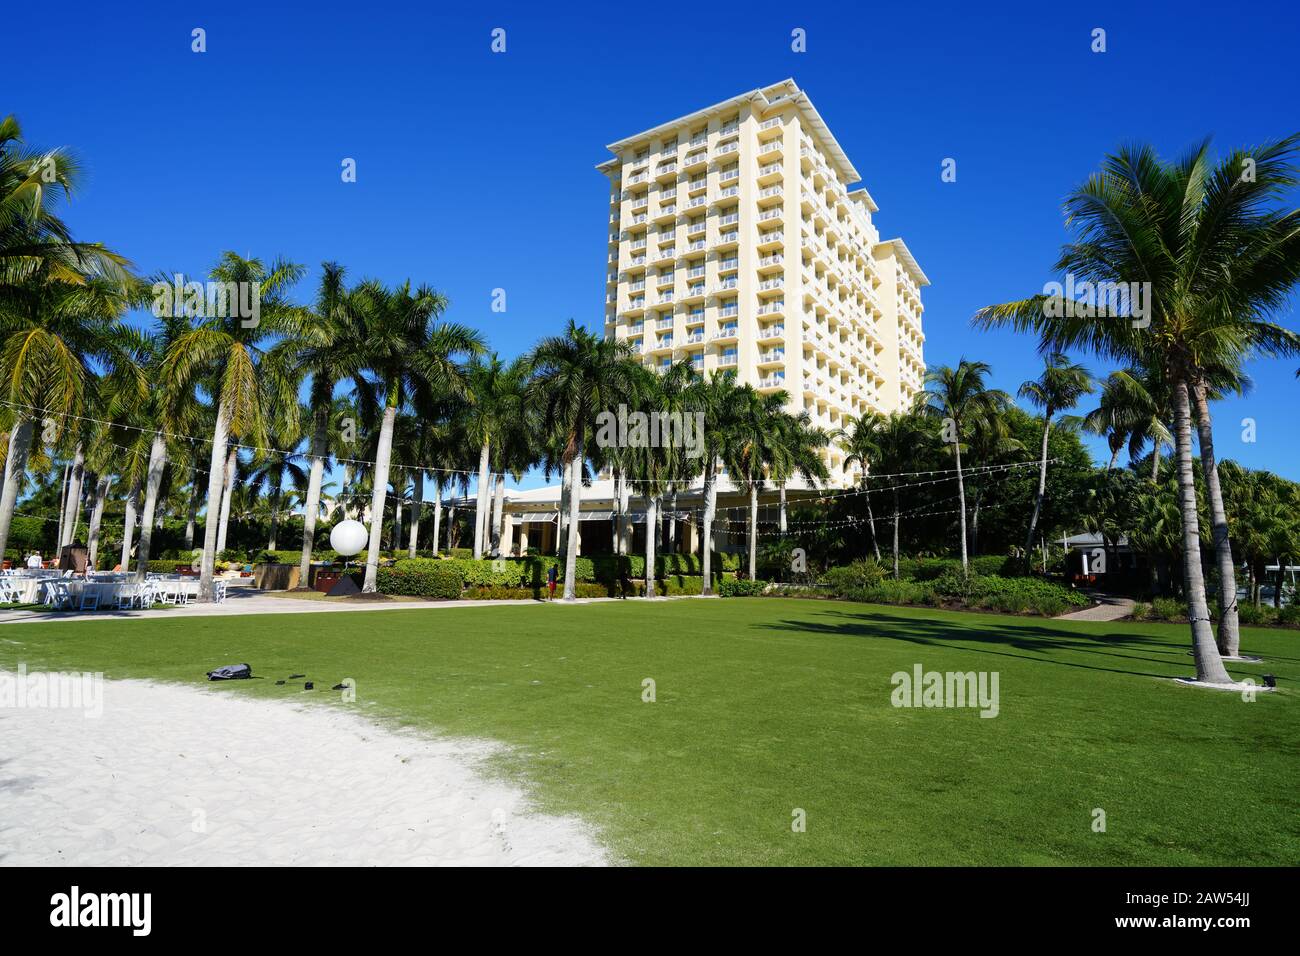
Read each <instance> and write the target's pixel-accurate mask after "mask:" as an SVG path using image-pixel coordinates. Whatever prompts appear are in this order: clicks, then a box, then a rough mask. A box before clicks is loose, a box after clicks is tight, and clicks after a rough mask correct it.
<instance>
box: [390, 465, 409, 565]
mask: <svg viewBox="0 0 1300 956" xmlns="http://www.w3.org/2000/svg"><path fill="white" fill-rule="evenodd" d="M398 480H399V481H400V480H401V477H399V479H398ZM405 493H406V488H405V482H402V487H401V489H400V490H399V486H398V484H397V483H396V482H394V483H393V499H394V500H393V538H392V540H391V541H389V543H388V550H390V551H401V550H402V509H403V504H402V498H403V495H405Z"/></svg>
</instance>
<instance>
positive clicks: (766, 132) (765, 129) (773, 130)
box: [758, 116, 782, 140]
mask: <svg viewBox="0 0 1300 956" xmlns="http://www.w3.org/2000/svg"><path fill="white" fill-rule="evenodd" d="M781 126H782V124H781V117H779V116H773V117H772V118H771V119H765V120H763V122H761V123H759V124H758V138H759V139H760V140H763V139H771V138H772V137H774V136H780V135H781V132H782V130H781Z"/></svg>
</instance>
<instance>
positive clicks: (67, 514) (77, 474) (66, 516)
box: [59, 442, 86, 550]
mask: <svg viewBox="0 0 1300 956" xmlns="http://www.w3.org/2000/svg"><path fill="white" fill-rule="evenodd" d="M85 477H86V452H85V449H83V448H82V447H81V442H77V449H76V451H75V452H74V453H73V456H72V470H71V471H70V472H69V474H68V495H67V501H66V502H65V503H64V509H63V536H62V537H61V538H60V539H59V549H60V550H62V548H63V546H64V545H65V544H72V538H73V535H75V534H76V527H77V525H76V521H77V514H78V512H79V510H80V508H79V506H80V504H81V483H82V481H83V480H84V479H85Z"/></svg>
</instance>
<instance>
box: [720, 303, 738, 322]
mask: <svg viewBox="0 0 1300 956" xmlns="http://www.w3.org/2000/svg"><path fill="white" fill-rule="evenodd" d="M738 315H740V307H739V306H736V305H724V306H723V307H722V308H720V309H718V318H720V319H734V318H735V317H736V316H738Z"/></svg>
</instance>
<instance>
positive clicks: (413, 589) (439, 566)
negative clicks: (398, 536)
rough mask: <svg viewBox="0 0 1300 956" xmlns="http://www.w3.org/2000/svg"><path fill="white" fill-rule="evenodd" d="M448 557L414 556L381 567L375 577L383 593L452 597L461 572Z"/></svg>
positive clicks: (457, 589) (458, 587)
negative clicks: (445, 558) (437, 559)
mask: <svg viewBox="0 0 1300 956" xmlns="http://www.w3.org/2000/svg"><path fill="white" fill-rule="evenodd" d="M451 564H452V562H450V561H435V560H433V559H431V558H415V559H414V560H412V559H409V558H408V559H407V560H405V561H398V562H396V563H394V564H393V565H392V566H388V567H380V568H379V569H378V574H377V577H376V578H375V583H376V586H377V587H378V588H379V590H380V592H381V593H383V594H407V595H411V596H414V597H428V598H439V599H443V600H449V601H454V600H457V599H458V598H459V597H460V592H461V589H462V586H463V583H464V582H463V581H462V579H461V576H460V573H459V572H458V571H457V570H456V568H454V567H451Z"/></svg>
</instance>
